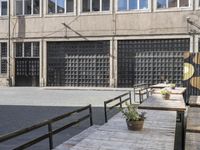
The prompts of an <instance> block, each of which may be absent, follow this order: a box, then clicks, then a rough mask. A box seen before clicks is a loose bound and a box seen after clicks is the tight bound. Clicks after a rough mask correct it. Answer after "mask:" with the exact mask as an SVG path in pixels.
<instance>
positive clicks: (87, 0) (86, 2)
mask: <svg viewBox="0 0 200 150" xmlns="http://www.w3.org/2000/svg"><path fill="white" fill-rule="evenodd" d="M82 2H83V3H82V7H83V9H82V10H83V12H89V11H90V0H82Z"/></svg>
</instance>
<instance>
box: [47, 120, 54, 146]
mask: <svg viewBox="0 0 200 150" xmlns="http://www.w3.org/2000/svg"><path fill="white" fill-rule="evenodd" d="M48 131H49V149H50V150H52V149H53V134H52V126H51V123H48Z"/></svg>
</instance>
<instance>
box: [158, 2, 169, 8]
mask: <svg viewBox="0 0 200 150" xmlns="http://www.w3.org/2000/svg"><path fill="white" fill-rule="evenodd" d="M166 7H167V6H166V0H157V8H166Z"/></svg>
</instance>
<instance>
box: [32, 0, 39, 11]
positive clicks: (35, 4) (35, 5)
mask: <svg viewBox="0 0 200 150" xmlns="http://www.w3.org/2000/svg"><path fill="white" fill-rule="evenodd" d="M39 13H40V0H33V14H39Z"/></svg>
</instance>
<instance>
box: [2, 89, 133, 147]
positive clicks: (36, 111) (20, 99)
mask: <svg viewBox="0 0 200 150" xmlns="http://www.w3.org/2000/svg"><path fill="white" fill-rule="evenodd" d="M128 90H130V89H118V90H115V89H114V90H113V89H112V90H111V89H110V90H103V89H99V90H91V89H90V90H87V89H84V90H81V89H79V90H74V89H68V90H67V89H62V88H58V89H55V88H50V89H49V88H48V89H47V88H35V87H30V88H25V87H12V88H0V120H1V124H0V134H5V133H7V132H12V131H15V130H17V129H21V128H24V127H27V126H30V125H32V124H35V123H38V122H40V121H43V120H46V119H49V118H52V117H55V116H57V115H60V114H62V113H65V112H69V111H71V110H74V109H76V108H79V107H81V106H85V105H88V104H92V106H93V118H94V123H95V124H103V123H104V116H103V115H104V114H103V102H104V101H105V100H107V99H110V98H113V97H116V96H118V95H120V94H123V93H125V92H126V91H128ZM132 96H133V95H132ZM88 125H89V123H88V122H87V121H84V122H83V123H81V124H80V125H79V126H75V127H72V128H70V129H68V130H66V131H64V132H62V133H60V134H58V135H56V136H55V137H54V141H55V142H54V143H55V144H54V145H55V146H56V145H58V144H60V143H62V142H63V141H65V140H67V139H68V138H70V137H72V136H73V135H75V134H77V133H79V132H80V131H82V130H84V129H85V128H87V127H88ZM53 127H54V128H56V127H59V125H57V124H56V125H54V126H53ZM46 130H47V129H41V130H38V131H36V132H33V133H32V134H28V135H26V136H22V137H20V138H17V139H16V140H13V141H10V142H8V143H3V144H0V149H3V150H9V149H12V147H13V146H15V145H18V144H19V143H21V142H22V141H26V140H28V139H31V138H33V137H37V136H38V135H40V134H41V133H45V131H46ZM30 149H31V150H45V149H48V142H47V141H44V142H41V143H39V144H37V145H35V146H33V147H31V148H30Z"/></svg>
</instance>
